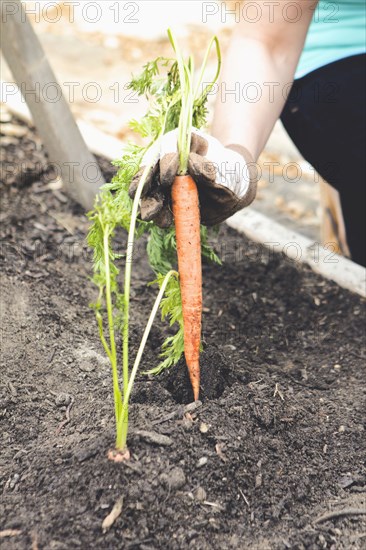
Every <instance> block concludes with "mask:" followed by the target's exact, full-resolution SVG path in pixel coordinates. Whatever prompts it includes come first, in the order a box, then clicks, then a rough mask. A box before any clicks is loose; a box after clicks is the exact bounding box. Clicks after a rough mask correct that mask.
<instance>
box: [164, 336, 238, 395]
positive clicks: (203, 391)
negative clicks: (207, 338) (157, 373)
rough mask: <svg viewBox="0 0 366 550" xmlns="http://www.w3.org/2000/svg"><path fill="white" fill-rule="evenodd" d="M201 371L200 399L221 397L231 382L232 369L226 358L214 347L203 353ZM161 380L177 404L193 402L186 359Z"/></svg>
mask: <svg viewBox="0 0 366 550" xmlns="http://www.w3.org/2000/svg"><path fill="white" fill-rule="evenodd" d="M200 369H201V383H200V399H201V400H202V401H203V402H204V401H205V400H206V399H215V398H217V397H221V395H222V394H223V393H224V390H225V388H226V386H227V385H228V382H229V375H230V369H229V365H228V364H227V363H226V361H225V358H224V356H223V355H222V353H220V351H219V350H218V349H217V348H216V347H215V346H214V345H211V346H210V347H208V348H207V349H205V350H204V351H203V352H202V353H201V355H200ZM161 379H162V384H163V385H164V386H165V388H166V389H167V390H168V391H169V393H170V394H171V395H172V397H173V399H174V401H176V403H190V402H191V401H193V391H192V386H191V383H190V380H189V375H188V369H187V366H186V362H185V359H184V358H182V359H181V360H180V361H179V362H178V364H177V366H176V367H175V368H172V369H170V370H169V371H168V372H167V373H163V375H162V377H161Z"/></svg>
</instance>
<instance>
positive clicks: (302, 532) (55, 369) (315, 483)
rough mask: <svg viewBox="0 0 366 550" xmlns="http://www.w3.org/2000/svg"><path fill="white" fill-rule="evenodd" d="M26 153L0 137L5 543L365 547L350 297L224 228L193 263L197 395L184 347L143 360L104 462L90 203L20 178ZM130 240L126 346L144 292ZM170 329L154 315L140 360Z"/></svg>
mask: <svg viewBox="0 0 366 550" xmlns="http://www.w3.org/2000/svg"><path fill="white" fill-rule="evenodd" d="M35 152H37V154H36V153H35ZM35 154H36V156H37V155H38V156H40V159H41V161H42V158H43V157H42V156H44V153H43V150H42V147H41V145H40V144H39V142H38V141H37V138H36V136H35V134H34V133H33V132H32V131H30V130H28V131H27V134H26V135H25V136H23V137H22V138H19V139H18V138H17V139H16V140H14V139H13V138H12V139H10V140H9V139H8V140H7V141H6V146H5V147H4V148H3V149H2V157H3V160H4V161H5V168H6V166H7V170H5V173H4V181H3V185H2V213H1V221H2V227H1V236H2V243H3V244H2V248H1V251H0V252H1V263H2V291H1V310H2V329H1V331H2V332H1V344H2V357H1V359H2V367H1V368H2V376H1V388H0V389H1V395H0V398H1V401H0V415H1V425H2V428H1V438H2V441H1V449H2V453H1V464H0V465H1V493H2V494H1V513H0V516H1V523H0V530H1V534H0V535H1V537H2V538H1V539H0V540H1V548H2V549H4V550H8V549H9V550H23V549H24V550H25V549H27V550H28V549H32V550H37V549H38V550H71V549H82V550H89V549H92V548H93V549H94V548H95V549H97V550H99V549H100V550H102V549H108V550H114V549H131V550H132V549H141V550H149V549H150V550H152V549H163V548H164V549H165V548H166V549H186V548H195V549H197V550H200V549H220V550H221V549H222V550H224V549H243V550H247V549H248V550H250V549H253V550H254V549H258V550H266V549H270V550H272V549H273V550H276V549H291V550H292V549H295V550H296V549H298V550H300V549H312V550H313V549H318V548H319V549H325V548H326V549H337V550H338V549H349V548H356V549H361V548H365V544H366V542H365V541H366V537H365V535H366V522H365V519H366V516H365V515H364V514H365V511H366V507H365V486H366V472H365V463H364V459H365V451H366V437H365V435H366V434H365V397H366V389H365V384H364V381H365V367H364V365H365V346H364V344H365V340H364V326H365V324H364V323H365V319H364V316H365V307H364V301H363V300H362V299H361V298H360V297H359V296H356V295H353V294H351V293H350V292H348V291H345V290H342V289H340V288H339V287H338V286H337V285H335V284H333V283H331V282H329V281H326V280H324V279H322V278H320V277H318V276H316V275H315V274H313V273H312V272H311V271H310V270H309V269H308V268H307V267H304V266H295V265H294V264H293V263H291V262H290V261H289V260H288V259H286V258H283V257H281V256H278V255H273V254H271V253H270V252H269V251H267V250H265V249H262V248H261V247H259V246H258V245H255V244H254V243H250V242H249V241H247V240H246V239H245V238H244V237H243V236H242V235H238V234H237V233H235V232H234V231H232V230H229V229H228V228H227V227H222V228H221V230H220V233H219V235H218V237H215V239H214V241H215V242H216V246H217V248H218V251H219V253H220V254H221V256H222V257H223V260H224V264H223V266H222V267H219V266H215V265H205V266H204V277H203V280H204V307H205V312H204V319H203V327H204V348H205V351H204V353H203V356H202V369H203V375H202V389H201V400H202V402H201V403H200V404H198V405H192V404H191V401H192V396H191V393H190V388H189V383H188V377H187V374H186V370H185V366H184V364H183V363H181V364H179V365H178V366H177V367H175V368H174V369H171V371H170V372H167V373H165V374H164V375H162V376H159V377H155V378H151V377H150V378H149V377H146V376H143V375H141V376H140V377H139V378H138V381H137V383H136V386H135V389H134V392H133V399H132V406H131V412H130V419H131V434H130V439H129V447H130V450H131V460H130V462H129V463H126V464H115V463H111V462H109V461H108V460H107V458H106V455H107V451H108V449H109V448H110V447H111V446H113V440H114V424H113V401H112V392H111V389H112V386H111V375H110V369H109V365H108V362H107V361H106V359H105V357H104V354H103V350H102V347H101V345H100V343H99V339H98V335H97V330H96V323H95V320H94V314H93V312H92V311H91V310H90V308H89V303H90V302H92V301H93V300H94V299H95V292H96V291H95V288H94V287H93V284H92V283H91V282H90V280H89V279H88V276H90V275H91V258H90V253H89V251H88V250H87V247H86V245H85V235H86V232H87V220H86V218H85V216H84V215H83V213H82V211H81V210H80V208H79V207H78V206H77V205H75V203H72V202H71V201H70V200H68V199H67V198H66V197H65V195H64V194H63V193H62V191H61V190H60V189H57V185H55V184H54V183H49V181H48V179H47V177H45V173H44V168H42V169H40V170H39V172H38V173H37V174H36V175H34V169H32V168H31V169H30V170H29V171H28V176H29V177H24V170H23V175H22V177H17V175H16V174H15V172H14V169H13V168H14V166H17V165H18V164H19V163H20V162H25V163H26V162H29V163H30V165H32V164H34V159H33V155H35ZM11 159H13V160H11ZM12 162H13V164H12ZM103 166H104V169H105V170H107V171H108V170H110V167H109V166H108V164H106V163H105V162H104V163H103ZM10 168H11V169H10ZM32 174H33V175H32ZM7 175H8V176H9V177H8V178H7V177H6V176H7ZM10 176H11V177H10ZM48 176H49V174H48ZM109 176H110V174H109V175H108V176H107V177H109ZM124 239H125V236H124V235H120V236H119V242H120V244H121V247H122V246H123V243H124ZM144 248H145V243H144V242H143V241H141V242H139V243H138V247H137V252H136V255H135V257H136V271H135V273H134V279H133V289H134V290H133V296H132V337H131V348H132V350H133V351H136V345H137V343H138V338H139V336H141V334H142V331H143V327H144V324H145V322H146V318H147V315H148V312H149V308H150V306H151V304H152V302H153V300H154V296H155V294H156V289H154V288H152V287H147V286H146V282H147V281H149V280H151V279H152V273H151V271H150V269H149V266H148V263H147V260H146V255H145V252H144ZM167 332H168V329H167V327H166V326H164V325H162V324H161V322H160V321H158V322H157V324H156V325H155V327H154V328H153V331H152V334H151V337H150V339H149V341H148V344H147V350H146V355H145V360H144V367H145V368H150V367H153V366H155V365H156V364H157V361H158V352H159V346H160V345H161V343H162V342H163V340H164V338H165V337H166V335H167ZM187 405H188V406H187ZM120 499H123V503H122V512H121V514H120V516H119V517H118V519H116V521H115V522H114V524H113V525H112V526H111V527H110V529H109V530H106V531H105V532H103V530H102V522H103V520H104V518H105V517H106V516H107V515H108V514H109V513H110V512H111V510H112V508H113V506H114V505H115V503H116V502H117V501H119V500H120ZM120 502H121V501H120ZM339 512H340V513H339ZM328 513H329V516H324V514H328Z"/></svg>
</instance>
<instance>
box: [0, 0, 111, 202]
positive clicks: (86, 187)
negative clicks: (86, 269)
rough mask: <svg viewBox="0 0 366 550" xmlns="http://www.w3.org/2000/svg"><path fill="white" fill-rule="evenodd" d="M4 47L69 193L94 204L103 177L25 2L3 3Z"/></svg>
mask: <svg viewBox="0 0 366 550" xmlns="http://www.w3.org/2000/svg"><path fill="white" fill-rule="evenodd" d="M1 27H2V29H1V48H2V51H3V53H4V57H5V59H6V61H7V63H8V65H9V67H10V70H11V71H12V74H13V76H14V79H15V80H16V82H17V84H18V86H19V88H20V89H21V91H22V94H23V96H24V99H25V100H26V102H27V104H28V106H29V110H30V111H31V113H32V117H33V121H34V123H35V126H36V127H37V130H38V132H39V135H40V137H41V139H42V141H43V143H44V146H45V148H46V150H47V153H48V155H49V158H50V161H51V162H52V163H55V165H57V168H58V170H59V171H60V174H61V177H62V181H63V184H64V186H65V190H66V192H67V193H69V194H70V195H71V196H72V197H73V198H74V199H75V200H76V201H78V202H79V203H80V204H81V205H82V206H83V207H84V208H86V209H89V208H91V207H92V206H93V203H94V198H95V195H96V193H97V192H98V189H99V187H100V185H101V184H103V183H104V179H103V176H102V174H101V172H100V169H99V167H98V165H97V163H96V160H95V157H94V156H93V155H92V154H91V153H90V151H89V150H88V149H87V147H86V145H85V142H84V140H83V138H82V136H81V133H80V130H79V129H78V127H77V124H76V122H75V120H74V118H73V115H72V113H71V111H70V107H69V105H68V104H67V102H66V100H65V98H64V96H63V94H62V91H61V87H60V86H59V84H58V82H57V79H56V77H55V74H54V72H53V70H52V68H51V66H50V64H49V62H48V60H47V57H46V55H45V52H44V50H43V48H42V46H41V44H40V42H39V39H38V38H37V36H36V34H35V32H34V30H33V28H32V26H31V24H30V22H29V20H28V19H27V17H26V13H25V10H24V7H23V5H22V3H21V2H20V0H12V1H11V2H6V1H1Z"/></svg>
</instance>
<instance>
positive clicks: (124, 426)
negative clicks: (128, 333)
mask: <svg viewBox="0 0 366 550" xmlns="http://www.w3.org/2000/svg"><path fill="white" fill-rule="evenodd" d="M172 276H174V277H178V273H177V272H176V271H174V270H171V271H169V272H168V273H167V274H166V275H165V277H164V281H163V283H162V285H161V287H160V290H159V293H158V295H157V297H156V300H155V303H154V306H153V308H152V310H151V313H150V316H149V320H148V322H147V324H146V327H145V330H144V334H143V336H142V339H141V342H140V346H139V349H138V351H137V355H136V358H135V362H134V365H133V368H132V371H131V375H130V379H129V382H128V387H127V390H126V393H125V395H124V398H123V406H122V411H121V415H120V418H119V422H118V424H117V433H118V434H120V439H119V440H118V445H119V446H116V448H117V449H124V447H125V445H126V442H127V432H128V422H126V415H127V413H128V403H129V399H130V395H131V392H132V388H133V384H134V382H135V377H136V374H137V370H138V368H139V365H140V362H141V358H142V355H143V353H144V349H145V345H146V342H147V339H148V337H149V334H150V331H151V327H152V325H153V323H154V319H155V316H156V313H157V311H158V309H159V305H160V302H161V300H162V298H163V296H164V292H165V289H166V287H167V284H168V282H169V280H170V278H171V277H172ZM127 418H128V417H127Z"/></svg>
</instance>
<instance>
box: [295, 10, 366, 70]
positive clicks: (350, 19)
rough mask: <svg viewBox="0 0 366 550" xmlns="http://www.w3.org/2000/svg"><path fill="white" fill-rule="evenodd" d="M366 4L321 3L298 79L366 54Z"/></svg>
mask: <svg viewBox="0 0 366 550" xmlns="http://www.w3.org/2000/svg"><path fill="white" fill-rule="evenodd" d="M365 14H366V0H334V1H330V0H329V1H326V2H325V1H323V0H320V2H319V4H318V6H317V8H316V9H315V11H314V17H313V19H312V22H311V24H310V27H309V31H308V35H307V38H306V41H305V46H304V50H303V52H302V55H301V58H300V61H299V64H298V67H297V70H296V75H295V78H301V77H302V76H305V75H306V74H308V73H310V72H311V71H314V70H315V69H318V68H319V67H323V66H324V65H327V64H328V63H332V62H333V61H338V59H343V58H345V57H349V56H351V55H356V54H360V53H365V44H366V31H365V28H366V17H365Z"/></svg>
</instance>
